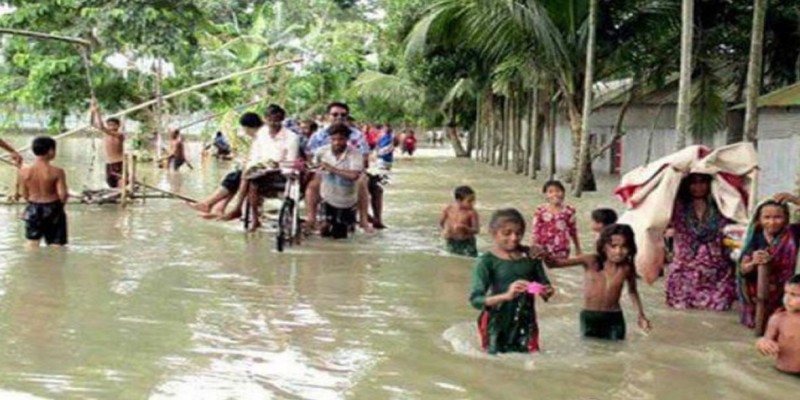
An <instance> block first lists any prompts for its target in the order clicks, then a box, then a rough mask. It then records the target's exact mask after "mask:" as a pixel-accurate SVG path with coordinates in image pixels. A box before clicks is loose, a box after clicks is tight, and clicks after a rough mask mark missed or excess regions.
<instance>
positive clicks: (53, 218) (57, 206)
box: [22, 201, 67, 245]
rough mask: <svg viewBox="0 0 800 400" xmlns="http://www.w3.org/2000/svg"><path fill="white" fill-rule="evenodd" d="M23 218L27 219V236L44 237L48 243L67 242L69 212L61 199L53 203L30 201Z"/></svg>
mask: <svg viewBox="0 0 800 400" xmlns="http://www.w3.org/2000/svg"><path fill="white" fill-rule="evenodd" d="M22 219H24V220H25V238H26V239H28V240H41V239H44V241H45V243H47V244H48V245H51V244H56V245H65V244H67V214H66V213H65V212H64V204H63V203H61V202H60V201H54V202H52V203H34V202H29V203H28V206H27V207H25V213H24V214H23V217H22Z"/></svg>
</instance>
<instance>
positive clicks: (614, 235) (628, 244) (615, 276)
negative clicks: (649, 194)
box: [544, 224, 651, 340]
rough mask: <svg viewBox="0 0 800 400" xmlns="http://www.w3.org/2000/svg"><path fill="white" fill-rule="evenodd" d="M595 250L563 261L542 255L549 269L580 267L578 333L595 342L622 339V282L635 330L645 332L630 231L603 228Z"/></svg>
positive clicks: (618, 226) (646, 322)
mask: <svg viewBox="0 0 800 400" xmlns="http://www.w3.org/2000/svg"><path fill="white" fill-rule="evenodd" d="M596 250H597V253H595V254H584V255H580V256H577V257H575V258H571V259H567V260H564V259H559V258H556V257H553V256H551V255H548V254H544V258H545V262H546V263H547V265H548V266H549V267H550V268H564V267H571V266H575V265H582V266H583V267H584V271H585V272H584V283H583V290H584V291H583V298H584V300H583V311H581V315H580V321H581V334H582V335H583V336H584V337H593V338H598V339H608V340H624V339H625V318H624V316H623V314H622V307H620V305H619V299H620V297H622V289H623V287H624V286H625V283H627V284H628V293H629V294H630V296H631V301H632V302H633V305H634V306H635V307H636V311H637V313H638V316H639V318H638V325H639V328H641V329H642V330H643V331H645V332H647V331H649V330H650V328H651V326H650V321H649V320H648V319H647V317H646V316H645V315H644V308H643V307H642V299H641V298H639V291H638V290H637V289H636V268H635V267H634V261H633V260H634V258H635V257H636V242H634V239H633V230H632V229H631V227H630V226H628V225H622V224H612V225H609V226H607V227H605V228H603V230H602V232H601V233H600V239H598V240H597V249H596Z"/></svg>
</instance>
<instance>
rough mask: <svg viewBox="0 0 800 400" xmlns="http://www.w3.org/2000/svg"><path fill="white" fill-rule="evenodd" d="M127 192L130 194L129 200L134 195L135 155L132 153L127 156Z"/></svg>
mask: <svg viewBox="0 0 800 400" xmlns="http://www.w3.org/2000/svg"><path fill="white" fill-rule="evenodd" d="M127 185H128V191H129V192H130V193H131V199H133V198H134V194H136V155H135V154H133V153H130V154H128V182H127Z"/></svg>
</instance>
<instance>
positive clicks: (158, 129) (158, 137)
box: [155, 58, 164, 162]
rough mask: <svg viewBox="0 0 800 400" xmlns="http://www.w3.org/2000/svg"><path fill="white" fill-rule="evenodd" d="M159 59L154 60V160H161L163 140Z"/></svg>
mask: <svg viewBox="0 0 800 400" xmlns="http://www.w3.org/2000/svg"><path fill="white" fill-rule="evenodd" d="M161 73H162V69H161V59H160V58H159V59H158V61H157V62H156V76H155V86H156V121H155V122H156V126H155V128H156V162H158V161H160V160H161V147H162V146H163V141H162V138H161V128H162V126H163V125H162V118H163V116H162V113H161V112H162V108H163V106H164V99H163V98H162V97H161Z"/></svg>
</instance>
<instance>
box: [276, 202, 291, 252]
mask: <svg viewBox="0 0 800 400" xmlns="http://www.w3.org/2000/svg"><path fill="white" fill-rule="evenodd" d="M293 219H294V200H292V199H285V200H283V205H282V206H281V211H280V213H279V214H278V231H277V232H276V233H275V248H276V249H277V250H278V251H279V252H282V251H283V249H284V248H285V247H286V243H289V244H291V241H292V238H293V234H294V232H293V230H294V229H293V225H294V221H292V220H293Z"/></svg>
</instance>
